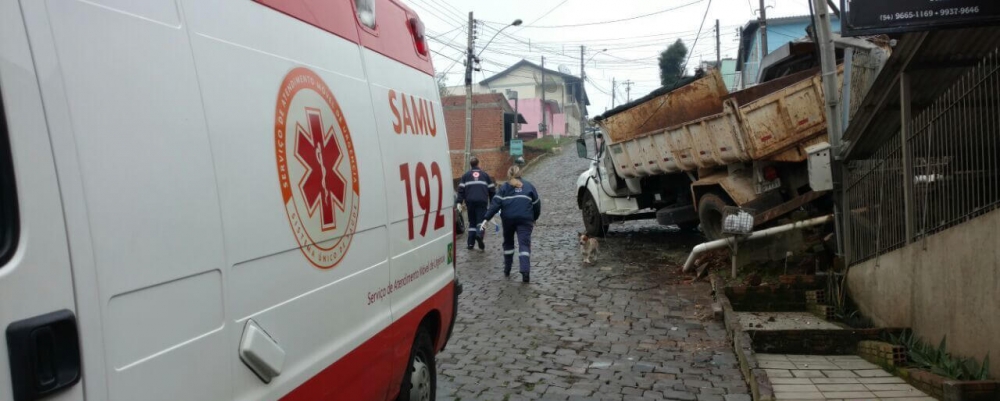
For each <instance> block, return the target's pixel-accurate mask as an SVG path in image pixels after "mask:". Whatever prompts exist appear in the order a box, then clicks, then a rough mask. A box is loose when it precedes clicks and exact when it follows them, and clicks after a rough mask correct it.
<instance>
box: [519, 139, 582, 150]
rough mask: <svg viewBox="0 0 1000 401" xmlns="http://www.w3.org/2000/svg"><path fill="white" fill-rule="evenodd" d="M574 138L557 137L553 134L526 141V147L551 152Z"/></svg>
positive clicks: (571, 141)
mask: <svg viewBox="0 0 1000 401" xmlns="http://www.w3.org/2000/svg"><path fill="white" fill-rule="evenodd" d="M573 141H574V138H569V137H560V138H555V137H551V136H546V137H542V138H538V139H532V140H530V141H527V142H525V143H524V147H525V148H530V149H534V150H540V151H543V152H551V151H552V148H555V147H562V146H565V145H567V144H570V143H573Z"/></svg>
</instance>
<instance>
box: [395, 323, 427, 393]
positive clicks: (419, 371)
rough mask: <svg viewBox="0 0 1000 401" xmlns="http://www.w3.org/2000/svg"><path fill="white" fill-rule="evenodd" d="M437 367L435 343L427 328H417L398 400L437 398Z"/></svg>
mask: <svg viewBox="0 0 1000 401" xmlns="http://www.w3.org/2000/svg"><path fill="white" fill-rule="evenodd" d="M436 392H437V369H436V366H435V364H434V344H433V343H432V342H431V335H430V334H428V333H427V329H424V328H423V327H421V328H420V329H418V330H417V338H416V339H414V340H413V348H412V349H410V362H409V363H408V364H407V369H406V373H405V374H404V375H403V384H402V386H400V388H399V397H397V398H396V400H397V401H430V400H434V399H436V398H435V397H436Z"/></svg>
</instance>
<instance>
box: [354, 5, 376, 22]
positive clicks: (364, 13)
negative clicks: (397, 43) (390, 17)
mask: <svg viewBox="0 0 1000 401" xmlns="http://www.w3.org/2000/svg"><path fill="white" fill-rule="evenodd" d="M354 8H355V9H356V10H357V13H358V21H361V24H362V25H364V26H366V27H368V28H370V29H375V0H354Z"/></svg>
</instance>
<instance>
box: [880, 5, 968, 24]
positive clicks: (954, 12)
mask: <svg viewBox="0 0 1000 401" xmlns="http://www.w3.org/2000/svg"><path fill="white" fill-rule="evenodd" d="M976 14H979V6H973V7H953V8H942V9H940V10H920V11H906V12H898V13H894V14H880V15H879V20H881V21H903V20H911V19H920V18H934V17H955V16H962V15H976Z"/></svg>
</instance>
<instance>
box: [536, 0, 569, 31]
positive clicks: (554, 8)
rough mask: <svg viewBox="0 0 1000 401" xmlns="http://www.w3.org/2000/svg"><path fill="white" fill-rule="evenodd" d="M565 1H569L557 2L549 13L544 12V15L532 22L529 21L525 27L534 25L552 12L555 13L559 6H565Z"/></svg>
mask: <svg viewBox="0 0 1000 401" xmlns="http://www.w3.org/2000/svg"><path fill="white" fill-rule="evenodd" d="M567 1H569V0H563V1H561V2H559V4H556V6H555V7H552V8H550V9H549V11H546V12H545V14H542V16H541V17H538V18H535V20H534V21H531V22H529V23H527V25H531V24H534V23H536V22H538V21H539V20H541V19H542V18H545V16H547V15H549V14H551V13H552V12H553V11H555V10H556V9H557V8H559V6H562V5H563V4H566V2H567Z"/></svg>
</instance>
